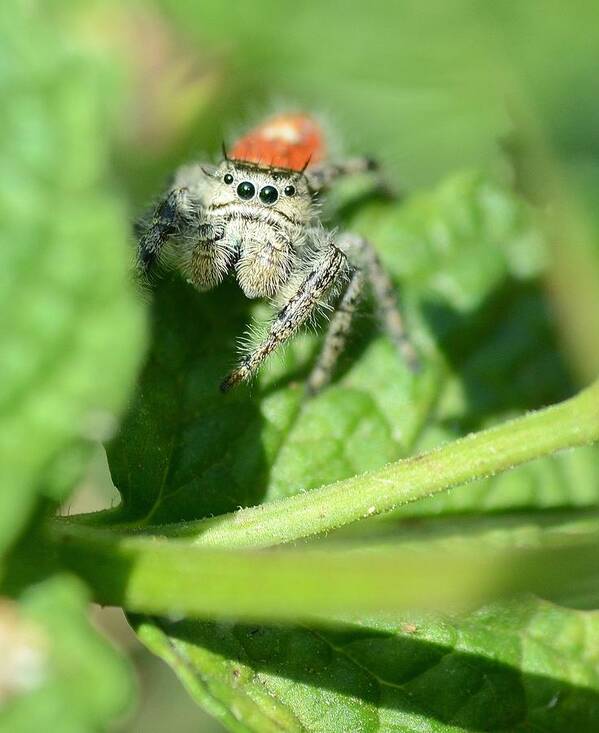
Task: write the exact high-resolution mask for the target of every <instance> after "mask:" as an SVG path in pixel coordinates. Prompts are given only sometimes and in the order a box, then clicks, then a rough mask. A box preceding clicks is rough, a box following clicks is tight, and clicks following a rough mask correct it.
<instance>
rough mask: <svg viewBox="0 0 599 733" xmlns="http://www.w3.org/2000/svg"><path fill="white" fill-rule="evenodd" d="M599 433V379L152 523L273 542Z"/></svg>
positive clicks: (182, 532) (233, 542)
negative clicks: (360, 465) (181, 518)
mask: <svg viewBox="0 0 599 733" xmlns="http://www.w3.org/2000/svg"><path fill="white" fill-rule="evenodd" d="M598 439H599V381H597V382H595V383H594V384H593V385H592V386H590V387H588V388H587V389H585V390H583V391H582V392H580V393H579V394H578V395H576V396H575V397H573V398H571V399H569V400H567V401H565V402H562V403H560V404H557V405H553V406H552V407H548V408H546V409H543V410H539V411H537V412H531V413H529V414H528V415H525V416H523V417H519V418H517V419H515V420H511V421H508V422H505V423H503V424H502V425H498V426H497V427H494V428H491V429H489V430H484V431H482V432H479V433H475V434H473V435H469V436H467V437H465V438H462V439H460V440H456V441H455V442H453V443H450V444H448V445H445V446H443V447H441V448H438V449H437V450H434V451H431V452H429V453H424V454H422V455H418V456H415V457H414V458H408V459H405V460H402V461H398V462H397V463H393V464H390V465H388V466H385V467H384V468H381V469H379V470H377V471H371V472H368V473H364V474H362V475H361V476H356V477H354V478H351V479H347V480H345V481H338V482H336V483H334V484H330V485H328V486H324V487H322V488H320V489H314V490H312V491H309V492H300V493H298V494H296V495H295V496H292V497H289V498H286V499H281V500H278V501H273V502H270V503H267V504H261V505H259V506H256V507H251V508H249V509H241V510H239V511H237V512H234V513H231V514H225V515H222V516H219V517H215V518H211V519H207V520H201V521H197V522H187V523H180V524H177V525H170V526H161V527H159V528H154V529H153V528H151V527H149V528H147V532H149V533H152V532H153V531H154V532H156V533H158V534H160V535H168V536H173V537H177V536H179V537H188V538H193V540H194V542H195V543H196V544H198V545H203V546H210V547H227V548H233V547H238V548H241V547H253V548H258V547H269V546H272V545H278V544H282V543H286V542H293V541H294V540H299V539H302V538H306V537H310V536H314V535H318V534H322V533H324V532H328V531H330V530H334V529H337V528H338V527H342V526H344V525H348V524H351V523H353V522H357V521H359V520H361V519H364V518H368V517H371V516H374V515H377V514H382V513H383V512H388V511H391V510H393V509H396V508H398V507H400V506H402V505H404V504H408V503H410V502H413V501H418V500H419V499H423V498H425V497H427V496H432V495H433V494H437V493H439V492H441V491H446V490H447V489H451V488H453V487H455V486H458V485H460V484H463V483H466V482H470V481H474V480H476V479H480V478H483V477H486V476H492V475H494V474H497V473H500V472H502V471H506V470H509V469H511V468H514V467H516V466H519V465H521V464H523V463H527V462H528V461H532V460H534V459H536V458H541V457H543V456H548V455H551V454H552V453H555V452H556V451H559V450H563V449H566V448H572V447H575V446H582V445H587V444H589V443H592V442H594V441H596V440H598Z"/></svg>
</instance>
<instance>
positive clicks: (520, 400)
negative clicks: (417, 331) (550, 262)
mask: <svg viewBox="0 0 599 733" xmlns="http://www.w3.org/2000/svg"><path fill="white" fill-rule="evenodd" d="M423 312H424V315H425V318H426V320H427V322H428V326H429V328H430V330H431V331H432V333H433V334H434V338H435V342H436V343H437V345H438V347H439V348H440V349H441V351H442V352H443V354H444V356H445V358H446V359H447V361H448V362H449V364H450V365H451V369H452V372H453V373H455V374H459V376H460V381H461V383H462V385H463V390H464V394H465V399H466V402H467V405H468V407H467V410H466V411H465V415H464V417H463V418H462V419H460V420H459V424H457V425H455V428H456V430H457V432H458V433H460V434H463V433H467V432H470V431H474V430H478V429H480V428H481V427H483V426H484V424H485V421H486V420H488V419H489V418H490V417H493V416H497V415H498V414H499V415H501V414H508V413H511V412H514V413H522V412H524V411H526V410H532V409H537V408H539V407H543V406H545V405H547V404H550V403H553V402H558V401H560V400H562V399H565V398H566V397H568V396H570V395H571V394H572V393H573V392H574V391H575V386H574V384H573V382H572V378H571V375H570V374H569V371H568V368H567V366H566V364H565V362H564V360H563V357H562V355H561V353H560V349H559V345H558V343H557V337H556V332H555V329H554V326H553V323H552V317H551V312H550V310H549V306H548V303H547V299H546V296H545V294H544V292H543V290H542V287H541V285H540V283H538V282H537V283H523V282H519V281H516V280H514V279H508V280H507V281H505V282H504V284H503V285H502V286H501V287H500V288H498V289H497V290H495V291H494V292H493V293H491V294H490V295H489V297H488V298H486V299H485V301H484V302H483V303H482V304H481V305H480V306H479V307H478V308H477V309H476V310H475V311H470V312H467V313H460V312H458V311H456V310H455V309H453V308H451V307H450V306H448V305H447V304H446V303H442V302H439V301H437V302H432V301H428V302H425V303H424V305H423Z"/></svg>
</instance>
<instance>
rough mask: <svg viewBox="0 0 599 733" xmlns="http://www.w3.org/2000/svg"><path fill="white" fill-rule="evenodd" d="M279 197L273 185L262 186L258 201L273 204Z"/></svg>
mask: <svg viewBox="0 0 599 733" xmlns="http://www.w3.org/2000/svg"><path fill="white" fill-rule="evenodd" d="M278 198H279V192H278V191H277V189H276V188H275V187H274V186H264V187H263V188H262V189H261V190H260V201H262V203H264V204H274V202H275V201H276V200H277V199H278Z"/></svg>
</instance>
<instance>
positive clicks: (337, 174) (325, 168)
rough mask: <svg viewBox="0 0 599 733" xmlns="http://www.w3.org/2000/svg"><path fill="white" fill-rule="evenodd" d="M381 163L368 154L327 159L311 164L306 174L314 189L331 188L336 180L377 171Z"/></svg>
mask: <svg viewBox="0 0 599 733" xmlns="http://www.w3.org/2000/svg"><path fill="white" fill-rule="evenodd" d="M378 170H379V165H378V163H377V161H376V160H374V159H373V158H368V157H366V156H363V157H360V158H348V159H347V160H342V161H340V162H337V163H333V162H330V161H325V162H323V163H318V164H316V165H313V166H310V167H309V168H308V169H307V170H306V172H305V176H306V179H307V180H308V185H309V186H310V188H311V189H312V191H321V190H322V189H326V188H329V186H331V184H333V183H334V182H335V181H336V180H338V179H340V178H346V177H348V176H356V175H359V174H361V173H370V172H377V171H378Z"/></svg>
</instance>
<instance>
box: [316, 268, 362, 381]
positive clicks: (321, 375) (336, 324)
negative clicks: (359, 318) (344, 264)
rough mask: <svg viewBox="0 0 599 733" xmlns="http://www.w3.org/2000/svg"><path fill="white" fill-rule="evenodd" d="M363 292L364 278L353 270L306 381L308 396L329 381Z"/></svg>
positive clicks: (357, 271) (358, 271)
mask: <svg viewBox="0 0 599 733" xmlns="http://www.w3.org/2000/svg"><path fill="white" fill-rule="evenodd" d="M363 290H364V276H363V274H362V273H361V272H360V270H354V272H353V274H352V276H351V278H350V280H349V282H348V283H347V287H346V289H345V292H344V293H343V295H342V297H341V300H340V301H339V304H338V306H337V308H336V309H335V312H334V314H333V316H332V318H331V322H330V323H329V327H328V330H327V333H326V336H325V340H324V344H323V346H322V349H321V351H320V354H319V356H318V360H317V362H316V364H315V366H314V368H313V369H312V372H311V374H310V377H309V379H308V384H307V390H308V392H309V394H312V395H314V394H316V393H317V392H319V391H320V390H321V389H323V387H326V385H327V384H328V383H329V382H330V381H331V377H332V375H333V372H334V369H335V366H336V364H337V361H338V359H339V356H340V355H341V353H342V352H343V349H344V348H345V344H346V342H347V337H348V335H349V332H350V329H351V325H352V320H353V317H354V314H355V312H356V308H357V306H358V303H359V302H360V300H361V297H362V293H363Z"/></svg>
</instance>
